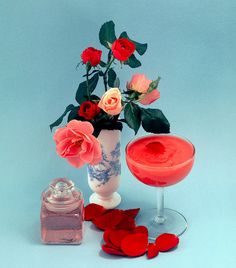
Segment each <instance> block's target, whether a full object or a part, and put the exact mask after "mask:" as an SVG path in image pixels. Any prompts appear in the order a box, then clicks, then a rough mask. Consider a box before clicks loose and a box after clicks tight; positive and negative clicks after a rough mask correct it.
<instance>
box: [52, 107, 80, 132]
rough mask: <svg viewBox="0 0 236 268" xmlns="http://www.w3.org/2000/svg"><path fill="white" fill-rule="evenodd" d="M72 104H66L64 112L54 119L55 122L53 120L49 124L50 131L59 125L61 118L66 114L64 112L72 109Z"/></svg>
mask: <svg viewBox="0 0 236 268" xmlns="http://www.w3.org/2000/svg"><path fill="white" fill-rule="evenodd" d="M74 107H75V106H74V105H73V104H70V105H68V106H67V107H66V109H65V111H64V113H63V114H62V115H61V116H60V117H59V118H58V119H57V120H56V121H55V122H53V123H52V124H51V125H50V129H51V131H52V129H53V128H54V127H57V126H59V125H60V124H61V122H62V120H63V118H64V117H65V116H66V114H67V113H68V112H70V111H71V110H72V109H74Z"/></svg>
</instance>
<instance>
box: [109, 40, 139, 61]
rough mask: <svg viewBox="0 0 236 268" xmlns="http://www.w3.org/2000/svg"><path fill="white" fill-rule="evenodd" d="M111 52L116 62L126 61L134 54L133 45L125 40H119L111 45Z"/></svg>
mask: <svg viewBox="0 0 236 268" xmlns="http://www.w3.org/2000/svg"><path fill="white" fill-rule="evenodd" d="M111 50H112V53H113V55H114V57H115V58H116V59H117V60H120V61H126V60H128V59H129V57H130V56H131V55H132V54H133V53H134V51H135V44H134V43H133V42H131V41H130V40H129V39H127V38H119V39H117V40H116V41H115V42H114V43H113V44H112V46H111Z"/></svg>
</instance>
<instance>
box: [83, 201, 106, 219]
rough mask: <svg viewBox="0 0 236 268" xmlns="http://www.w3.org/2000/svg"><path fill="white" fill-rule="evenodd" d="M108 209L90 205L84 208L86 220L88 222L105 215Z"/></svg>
mask: <svg viewBox="0 0 236 268" xmlns="http://www.w3.org/2000/svg"><path fill="white" fill-rule="evenodd" d="M105 211H106V209H105V208H104V207H102V206H100V205H97V204H89V205H87V206H86V207H85V208H84V219H85V220H86V221H91V220H94V219H95V218H97V217H99V216H101V215H102V214H104V213H105Z"/></svg>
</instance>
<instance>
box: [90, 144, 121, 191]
mask: <svg viewBox="0 0 236 268" xmlns="http://www.w3.org/2000/svg"><path fill="white" fill-rule="evenodd" d="M110 156H111V157H109V156H108V155H107V154H106V153H105V152H104V148H103V146H102V161H101V162H100V163H99V164H98V165H94V166H91V165H88V173H89V177H90V180H91V181H93V180H97V181H99V182H100V184H99V185H98V186H101V185H104V184H106V183H107V182H108V181H109V180H110V179H111V177H113V176H118V175H120V173H121V163H120V142H118V143H117V144H116V146H115V149H114V150H112V151H111V152H110Z"/></svg>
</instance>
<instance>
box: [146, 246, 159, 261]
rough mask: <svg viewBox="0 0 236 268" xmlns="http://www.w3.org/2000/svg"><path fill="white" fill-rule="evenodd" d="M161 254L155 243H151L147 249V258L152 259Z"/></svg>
mask: <svg viewBox="0 0 236 268" xmlns="http://www.w3.org/2000/svg"><path fill="white" fill-rule="evenodd" d="M158 254H159V248H158V246H157V245H156V244H155V243H149V244H148V249H147V258H148V259H152V258H154V257H156V256H157V255H158Z"/></svg>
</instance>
